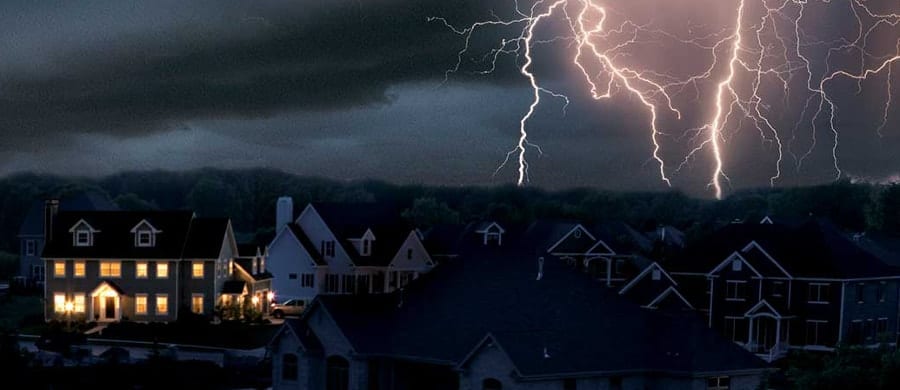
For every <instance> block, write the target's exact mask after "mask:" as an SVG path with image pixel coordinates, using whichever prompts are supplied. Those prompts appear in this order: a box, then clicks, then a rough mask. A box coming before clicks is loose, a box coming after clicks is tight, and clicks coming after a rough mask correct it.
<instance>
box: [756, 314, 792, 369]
mask: <svg viewBox="0 0 900 390" xmlns="http://www.w3.org/2000/svg"><path fill="white" fill-rule="evenodd" d="M744 317H746V318H747V319H748V320H749V326H748V331H749V334H748V336H747V343H746V344H744V348H746V349H747V350H748V351H750V352H753V353H755V354H756V356H759V358H760V359H763V360H765V361H767V362H769V363H771V362H773V361H775V360H778V359H780V358H782V357H784V356H786V355H787V352H788V348H789V346H790V328H791V323H790V318H791V317H788V316H782V315H781V314H780V313H779V312H778V311H777V310H775V308H773V307H772V305H770V304H769V303H768V302H766V301H765V300H762V301H760V302H759V303H757V304H756V305H755V306H753V308H751V309H750V310H748V311H747V313H745V314H744Z"/></svg>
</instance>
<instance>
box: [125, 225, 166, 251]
mask: <svg viewBox="0 0 900 390" xmlns="http://www.w3.org/2000/svg"><path fill="white" fill-rule="evenodd" d="M161 232H162V230H159V229H157V228H155V227H153V225H151V224H150V222H147V220H146V219H144V220H141V222H140V223H138V224H137V225H135V227H134V228H132V229H131V233H132V234H134V246H135V247H138V248H152V247H154V246H156V235H157V234H159V233H161Z"/></svg>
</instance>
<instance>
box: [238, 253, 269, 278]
mask: <svg viewBox="0 0 900 390" xmlns="http://www.w3.org/2000/svg"><path fill="white" fill-rule="evenodd" d="M253 261H254V258H252V257H238V258H236V259H234V265H235V266H236V267H238V269H240V270H241V272H243V273H245V274H247V276H249V277H250V279H252V282H257V281H260V280H266V279H272V277H273V275H272V274H271V273H270V272H268V271H266V272H259V270H257V272H256V273H253Z"/></svg>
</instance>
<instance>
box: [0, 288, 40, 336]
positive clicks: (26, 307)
mask: <svg viewBox="0 0 900 390" xmlns="http://www.w3.org/2000/svg"><path fill="white" fill-rule="evenodd" d="M42 312H43V300H42V299H41V297H37V296H22V295H5V296H2V297H0V329H8V330H17V331H19V332H23V331H27V330H28V329H30V328H33V327H42V325H43V322H44V321H43V314H42Z"/></svg>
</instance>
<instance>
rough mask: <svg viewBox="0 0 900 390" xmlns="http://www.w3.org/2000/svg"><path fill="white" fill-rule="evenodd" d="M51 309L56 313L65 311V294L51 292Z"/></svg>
mask: <svg viewBox="0 0 900 390" xmlns="http://www.w3.org/2000/svg"><path fill="white" fill-rule="evenodd" d="M53 311H55V312H57V313H63V312H65V311H66V294H63V293H54V294H53Z"/></svg>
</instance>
